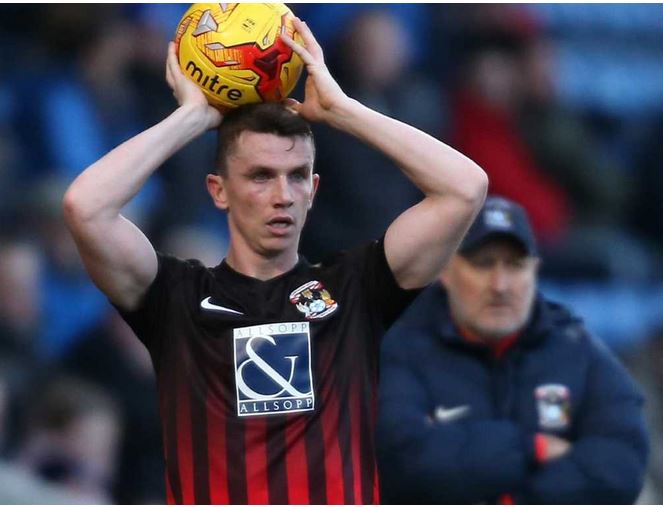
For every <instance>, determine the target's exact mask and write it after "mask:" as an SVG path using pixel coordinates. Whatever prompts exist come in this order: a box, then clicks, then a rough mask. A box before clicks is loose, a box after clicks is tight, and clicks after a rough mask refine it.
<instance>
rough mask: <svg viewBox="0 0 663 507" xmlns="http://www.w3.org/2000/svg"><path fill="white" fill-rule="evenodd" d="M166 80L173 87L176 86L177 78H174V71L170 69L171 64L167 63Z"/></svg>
mask: <svg viewBox="0 0 663 507" xmlns="http://www.w3.org/2000/svg"><path fill="white" fill-rule="evenodd" d="M166 82H167V83H168V86H170V87H171V88H175V80H174V79H173V73H172V72H171V71H170V65H168V64H166Z"/></svg>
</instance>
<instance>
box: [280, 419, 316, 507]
mask: <svg viewBox="0 0 663 507" xmlns="http://www.w3.org/2000/svg"><path fill="white" fill-rule="evenodd" d="M306 426H307V420H306V418H305V417H302V416H295V417H293V418H291V419H290V420H288V422H287V424H286V429H285V445H286V449H287V451H286V467H287V476H288V503H290V504H307V503H310V502H311V499H310V498H309V489H308V462H307V460H306V444H305V440H304V432H305V431H306Z"/></svg>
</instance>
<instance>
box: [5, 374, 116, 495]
mask: <svg viewBox="0 0 663 507" xmlns="http://www.w3.org/2000/svg"><path fill="white" fill-rule="evenodd" d="M39 390H40V393H39V395H37V396H33V398H32V400H31V403H32V405H31V410H30V412H29V414H28V421H27V432H26V435H25V437H24V439H23V441H22V444H21V446H20V448H19V450H18V453H17V456H16V462H15V463H16V465H17V466H18V467H20V468H21V469H22V470H24V471H25V472H26V473H27V474H28V476H29V477H30V480H32V481H33V482H35V483H42V482H46V483H48V485H49V486H51V487H52V488H51V489H53V490H54V491H57V492H59V493H60V496H56V497H53V500H52V502H55V503H57V502H58V501H62V497H63V496H65V495H66V497H68V498H69V500H70V501H71V503H95V504H98V503H109V501H110V488H111V485H112V482H113V479H114V474H115V469H116V448H117V443H118V439H119V438H120V435H121V432H122V427H121V416H120V413H119V412H118V409H117V407H116V406H115V403H114V402H113V400H112V399H110V398H109V397H108V395H107V394H106V393H105V392H103V391H100V390H98V389H96V388H94V387H92V386H90V385H88V384H86V383H83V382H81V381H79V380H76V379H73V378H71V379H68V378H63V377H57V378H55V379H51V382H49V383H48V384H47V387H46V388H44V387H40V388H39ZM33 498H34V497H33ZM43 503H47V502H46V501H43ZM67 503H69V501H68V502H67Z"/></svg>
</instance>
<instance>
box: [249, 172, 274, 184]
mask: <svg viewBox="0 0 663 507" xmlns="http://www.w3.org/2000/svg"><path fill="white" fill-rule="evenodd" d="M250 178H251V180H253V181H255V182H258V183H262V182H265V181H268V180H269V178H270V175H269V173H268V172H267V171H258V172H255V173H253V174H251V176H250Z"/></svg>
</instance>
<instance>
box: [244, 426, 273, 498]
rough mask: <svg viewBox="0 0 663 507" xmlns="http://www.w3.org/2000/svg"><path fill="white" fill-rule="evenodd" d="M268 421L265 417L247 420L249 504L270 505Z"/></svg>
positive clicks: (245, 431) (245, 437)
mask: <svg viewBox="0 0 663 507" xmlns="http://www.w3.org/2000/svg"><path fill="white" fill-rule="evenodd" d="M266 438H267V421H266V420H265V418H264V417H262V418H255V419H252V420H250V421H249V420H247V421H246V425H245V426H244V439H245V440H244V442H245V448H246V485H247V490H248V491H247V494H248V503H249V504H252V505H256V504H266V503H269V483H268V481H267V441H266Z"/></svg>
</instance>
